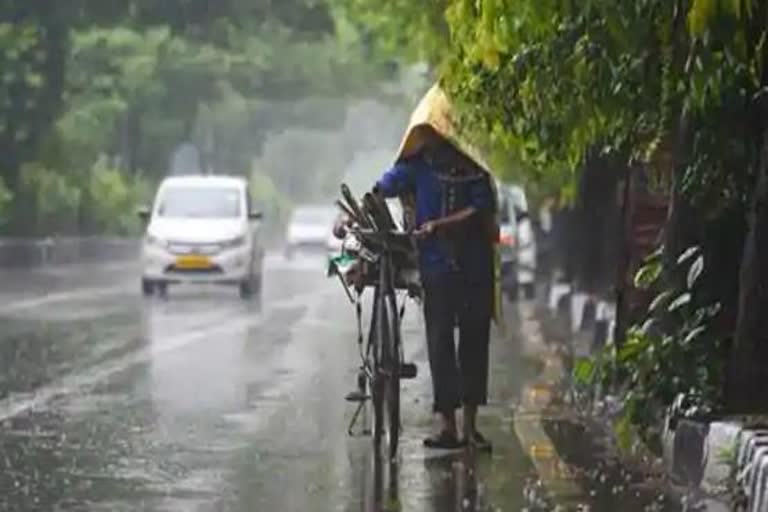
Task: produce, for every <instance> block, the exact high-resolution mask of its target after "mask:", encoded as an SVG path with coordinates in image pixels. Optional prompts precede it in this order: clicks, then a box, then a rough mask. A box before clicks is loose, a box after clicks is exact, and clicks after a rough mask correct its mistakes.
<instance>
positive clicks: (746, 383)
mask: <svg viewBox="0 0 768 512" xmlns="http://www.w3.org/2000/svg"><path fill="white" fill-rule="evenodd" d="M739 281H740V287H739V314H738V320H737V325H736V335H735V340H734V346H733V351H732V353H731V360H730V365H729V372H728V381H727V386H726V407H727V409H728V410H729V411H731V412H734V413H742V414H744V413H760V412H762V413H765V412H766V411H768V393H765V392H761V390H762V389H763V387H764V386H765V385H766V383H768V314H766V312H768V132H766V134H765V136H764V141H763V151H762V158H761V165H760V174H759V177H758V183H757V191H756V193H755V197H754V202H753V205H752V212H751V218H750V228H749V234H748V235H747V240H746V243H745V247H744V257H743V261H742V264H741V274H740V277H739Z"/></svg>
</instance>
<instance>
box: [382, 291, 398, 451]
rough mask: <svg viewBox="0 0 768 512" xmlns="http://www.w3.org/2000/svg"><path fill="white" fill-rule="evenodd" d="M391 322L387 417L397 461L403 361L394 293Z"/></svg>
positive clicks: (390, 300) (389, 306) (390, 314)
mask: <svg viewBox="0 0 768 512" xmlns="http://www.w3.org/2000/svg"><path fill="white" fill-rule="evenodd" d="M386 302H387V304H388V313H387V317H388V318H387V319H388V320H389V322H388V325H389V334H390V336H389V340H390V344H389V354H390V355H389V379H388V386H387V391H388V392H387V397H386V403H387V416H388V418H387V419H388V421H387V423H388V425H387V426H388V429H387V430H388V434H389V435H388V441H389V446H388V448H389V460H390V461H392V460H395V458H396V457H397V449H398V445H399V443H400V361H402V355H401V353H400V351H401V347H402V345H401V343H400V341H401V340H400V319H399V315H398V312H397V300H396V298H395V295H394V294H393V293H390V294H388V296H387V301H386Z"/></svg>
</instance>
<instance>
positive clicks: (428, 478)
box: [0, 257, 675, 512]
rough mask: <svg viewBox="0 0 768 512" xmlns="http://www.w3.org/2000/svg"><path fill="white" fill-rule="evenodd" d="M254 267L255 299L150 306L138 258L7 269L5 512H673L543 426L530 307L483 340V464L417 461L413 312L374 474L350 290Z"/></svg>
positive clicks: (317, 263) (304, 270)
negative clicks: (359, 390) (258, 288)
mask: <svg viewBox="0 0 768 512" xmlns="http://www.w3.org/2000/svg"><path fill="white" fill-rule="evenodd" d="M266 270H267V274H266V278H265V293H264V297H263V300H262V304H261V305H258V304H248V303H244V302H242V301H240V299H238V298H237V294H236V291H235V290H232V289H228V288H202V289H200V288H174V289H171V292H170V297H169V298H168V299H167V300H163V299H160V298H154V299H151V300H145V299H142V298H141V297H140V296H139V287H138V277H137V276H138V269H137V268H135V266H134V265H132V264H119V263H116V264H112V265H103V266H82V267H78V266H69V267H54V268H50V269H44V270H35V271H25V272H13V273H11V272H5V271H0V511H110V512H111V511H137V510H139V511H350V512H351V511H355V512H358V511H360V512H374V511H384V510H387V511H390V510H391V511H398V510H403V511H411V510H413V511H425V512H444V511H465V510H482V511H497V510H504V511H519V510H529V511H535V510H604V511H608V512H610V511H614V510H619V507H621V510H627V511H632V510H638V511H639V510H675V508H674V507H672V506H670V505H668V504H666V503H664V502H663V501H661V500H658V499H657V496H658V495H659V493H658V492H657V491H656V490H655V489H648V490H644V488H642V486H640V487H638V486H635V485H634V484H642V483H643V482H637V481H636V479H633V478H634V477H632V476H631V475H628V474H626V475H625V474H624V473H622V470H621V469H620V468H614V467H609V468H608V469H606V470H605V471H603V472H601V470H600V468H601V467H603V466H600V464H602V462H600V461H598V460H595V459H594V458H591V459H590V458H586V459H585V458H584V457H583V456H582V455H583V453H584V451H585V450H584V447H587V446H590V444H589V443H590V442H591V441H590V440H589V438H588V436H585V434H584V433H583V431H582V430H580V429H579V428H578V425H576V426H575V427H574V428H573V429H570V427H569V425H572V424H571V423H569V422H567V421H565V420H560V419H553V418H552V417H551V413H550V412H549V411H548V410H547V408H546V407H545V405H546V403H547V402H548V400H547V394H548V393H549V392H550V390H551V389H552V388H553V387H554V380H555V379H556V378H557V372H558V371H559V368H558V364H557V362H556V361H553V359H552V357H553V356H552V354H550V353H548V352H547V349H546V348H544V347H545V345H546V344H545V343H543V340H541V339H536V338H537V337H538V338H540V337H541V334H540V332H538V331H537V326H536V322H537V320H536V319H535V315H534V314H533V306H532V305H531V304H522V305H515V306H510V307H508V308H507V316H506V322H505V323H506V328H505V329H504V332H501V331H497V332H496V333H495V335H494V342H493V349H492V352H493V355H492V369H491V374H492V382H491V388H492V393H491V403H490V404H489V407H487V408H486V410H485V414H484V416H483V418H482V420H481V425H482V429H483V431H484V432H485V433H486V434H487V436H488V437H490V438H491V439H492V440H493V441H494V443H495V445H494V452H493V454H492V455H479V454H472V453H459V454H444V453H434V452H427V451H425V450H424V449H423V448H422V446H421V439H422V438H423V437H424V436H425V435H426V434H427V433H428V432H429V430H430V421H431V420H430V416H429V414H428V411H429V409H430V394H431V392H430V384H429V375H428V369H427V364H426V353H425V350H424V345H423V340H422V329H423V327H422V323H421V319H420V318H419V314H418V312H417V311H416V310H415V307H414V306H411V309H410V312H409V314H408V317H407V319H406V323H405V333H404V334H405V336H404V338H405V340H406V347H405V350H406V354H407V356H408V357H409V358H410V359H412V360H414V361H416V362H417V363H418V364H419V370H420V374H419V377H418V378H417V379H415V380H413V381H406V382H405V384H404V390H403V398H402V408H403V427H404V434H403V435H404V439H403V440H402V442H401V450H400V451H401V457H400V460H399V462H398V463H397V464H395V465H390V464H383V463H382V461H381V460H379V459H377V458H376V457H374V456H373V454H372V452H371V449H370V448H371V443H370V440H369V439H368V438H350V437H348V436H347V424H348V421H349V417H350V415H351V413H352V410H351V407H350V406H349V405H348V404H346V403H345V402H344V401H343V398H342V397H343V396H344V395H345V393H346V392H347V391H349V390H350V388H351V386H352V385H353V383H354V376H355V371H356V368H357V365H358V362H359V359H358V355H357V347H356V342H355V330H354V326H355V320H354V314H353V313H354V312H353V309H352V308H351V307H350V305H349V304H348V303H347V302H346V298H345V296H344V294H343V291H342V290H341V289H339V288H338V285H337V283H335V282H334V281H331V280H327V279H325V277H324V273H323V270H324V269H323V263H322V260H321V259H317V260H315V259H301V260H297V261H293V262H290V263H289V262H286V261H283V260H282V259H281V258H279V257H270V258H268V261H267V269H266ZM578 448H581V449H578ZM586 451H587V452H589V453H593V450H591V449H590V450H586ZM579 457H581V459H580V458H579ZM578 464H582V465H587V466H593V467H592V468H590V467H587V468H586V469H595V471H593V472H592V473H590V472H589V471H583V470H579V469H578V468H577V466H578ZM606 467H607V466H606ZM605 475H608V476H605ZM617 479H620V480H621V479H623V480H621V481H619V480H617ZM619 485H621V486H622V487H621V488H620V489H617V487H618V486H619ZM638 489H640V490H638ZM641 491H642V492H641Z"/></svg>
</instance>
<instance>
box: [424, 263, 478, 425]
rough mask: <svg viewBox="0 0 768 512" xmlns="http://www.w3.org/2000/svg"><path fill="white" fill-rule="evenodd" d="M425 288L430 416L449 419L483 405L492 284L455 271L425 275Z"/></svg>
mask: <svg viewBox="0 0 768 512" xmlns="http://www.w3.org/2000/svg"><path fill="white" fill-rule="evenodd" d="M423 285H424V317H425V321H426V326H427V347H428V350H429V366H430V370H431V373H432V389H433V392H434V395H433V396H434V406H433V407H434V412H439V413H443V414H449V415H450V414H453V412H454V411H455V410H456V409H457V408H458V407H459V406H461V405H462V404H463V405H476V406H477V405H485V404H486V403H487V400H488V342H489V337H490V328H491V316H492V303H493V299H492V286H493V285H492V282H490V280H489V279H483V280H481V282H473V281H472V280H471V279H468V278H467V277H466V276H465V275H463V274H462V273H453V274H442V275H439V276H428V277H426V278H425V279H424V283H423ZM457 326H458V330H459V340H458V342H459V343H458V350H457V347H456V338H455V335H454V333H455V328H456V327H457Z"/></svg>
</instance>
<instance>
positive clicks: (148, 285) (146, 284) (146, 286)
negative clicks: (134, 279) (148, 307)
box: [141, 279, 155, 297]
mask: <svg viewBox="0 0 768 512" xmlns="http://www.w3.org/2000/svg"><path fill="white" fill-rule="evenodd" d="M141 293H142V295H144V296H145V297H151V296H152V295H154V293H155V283H154V282H152V281H150V280H149V279H142V280H141Z"/></svg>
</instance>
